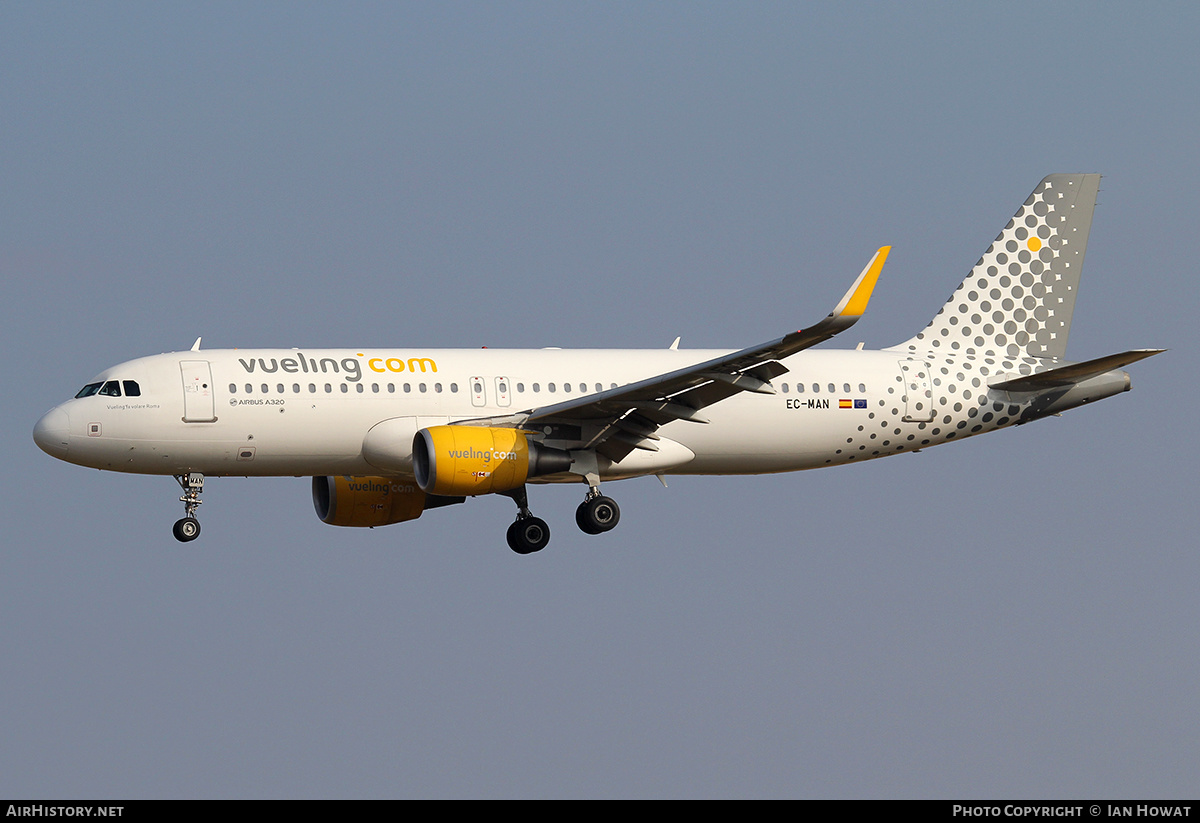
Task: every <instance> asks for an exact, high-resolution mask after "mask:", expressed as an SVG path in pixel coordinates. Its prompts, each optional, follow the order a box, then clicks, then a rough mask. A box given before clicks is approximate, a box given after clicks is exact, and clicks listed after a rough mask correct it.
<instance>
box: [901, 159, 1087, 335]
mask: <svg viewBox="0 0 1200 823" xmlns="http://www.w3.org/2000/svg"><path fill="white" fill-rule="evenodd" d="M1099 189H1100V175H1098V174H1052V175H1050V176H1049V177H1047V178H1045V179H1044V180H1042V182H1041V183H1039V184H1038V186H1037V188H1035V189H1034V190H1033V194H1031V195H1029V199H1028V200H1026V201H1025V204H1024V205H1022V206H1021V208H1019V209H1017V213H1016V214H1015V215H1013V219H1012V220H1010V221H1008V225H1007V226H1005V227H1004V230H1003V231H1002V232H1000V235H999V236H998V237H997V238H996V240H995V242H993V243H992V245H991V246H989V247H988V250H987V251H986V252H984V254H983V257H981V258H979V262H978V263H976V264H975V268H973V269H971V273H970V274H968V275H967V277H966V279H965V280H963V282H962V283H961V284H960V285H959V287H958V288H957V289H956V290H955V291H954V293H953V294H951V295H950V299H949V300H948V301H946V305H945V306H943V307H942V309H941V311H939V312H938V313H937V316H935V317H934V318H933V320H932V321H931V322H930V323H929V325H928V326H926V327H925V329H924V330H923V331H922V332H921V333H920V334H918V335H917V336H916V337H914V338H912V339H911V340H907V341H905V342H904V343H901V344H900V345H899V346H897V347H896V348H897V349H903V350H907V351H937V352H945V353H947V354H949V353H962V354H974V355H998V356H1008V357H1043V358H1056V359H1057V358H1062V357H1064V356H1065V355H1066V350H1067V336H1068V334H1069V333H1070V331H1071V315H1072V313H1073V312H1074V310H1075V297H1076V295H1077V294H1078V293H1079V276H1080V274H1081V273H1082V271H1083V256H1084V254H1085V253H1086V252H1087V241H1088V231H1089V230H1090V229H1091V226H1092V212H1093V210H1094V209H1095V206H1096V193H1097V192H1098V191H1099Z"/></svg>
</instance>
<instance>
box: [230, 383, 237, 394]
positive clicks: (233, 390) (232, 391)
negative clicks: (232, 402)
mask: <svg viewBox="0 0 1200 823" xmlns="http://www.w3.org/2000/svg"><path fill="white" fill-rule="evenodd" d="M229 393H230V394H237V383H230V384H229Z"/></svg>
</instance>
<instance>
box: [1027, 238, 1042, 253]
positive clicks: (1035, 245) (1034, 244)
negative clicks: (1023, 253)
mask: <svg viewBox="0 0 1200 823" xmlns="http://www.w3.org/2000/svg"><path fill="white" fill-rule="evenodd" d="M1041 247H1042V241H1041V240H1038V239H1037V238H1036V237H1030V238H1029V250H1030V251H1037V250H1038V249H1040V248H1041Z"/></svg>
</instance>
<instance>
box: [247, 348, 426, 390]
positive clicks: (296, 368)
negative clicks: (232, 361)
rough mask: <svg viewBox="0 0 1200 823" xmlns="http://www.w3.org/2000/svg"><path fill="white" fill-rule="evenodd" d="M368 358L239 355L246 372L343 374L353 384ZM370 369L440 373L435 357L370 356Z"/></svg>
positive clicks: (360, 376)
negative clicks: (247, 357) (364, 359)
mask: <svg viewBox="0 0 1200 823" xmlns="http://www.w3.org/2000/svg"><path fill="white" fill-rule="evenodd" d="M364 357H367V356H366V355H365V354H363V353H362V352H357V353H356V354H355V356H354V357H343V358H341V359H338V358H336V357H320V358H317V357H308V356H307V355H305V354H304V353H303V352H296V353H295V354H293V355H291V356H290V357H251V358H250V359H249V360H246V359H244V358H241V357H239V358H238V362H239V363H241V364H242V368H243V369H245V370H246V373H247V374H255V373H262V374H275V373H276V372H284V373H286V374H343V375H345V379H346V380H347V381H349V382H351V383H357V382H358V381H360V380H362V376H363V366H362V360H361V359H360V358H364ZM366 363H367V368H368V369H370V370H371V371H373V372H376V373H378V374H387V373H389V372H392V373H395V374H400V373H402V372H412V373H414V374H415V373H417V372H420V373H421V374H425V373H426V372H433V373H434V374H437V370H438V367H437V363H435V362H434V360H433V358H432V357H410V358H408V359H407V360H405V359H404V358H403V357H367V359H366Z"/></svg>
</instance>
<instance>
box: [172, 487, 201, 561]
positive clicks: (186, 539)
mask: <svg viewBox="0 0 1200 823" xmlns="http://www.w3.org/2000/svg"><path fill="white" fill-rule="evenodd" d="M175 482H176V483H178V484H179V487H180V488H181V489H183V497H181V498H179V502H180V503H182V504H183V511H184V516H183V519H181V520H176V521H175V526H174V527H173V528H172V529H171V531H172V533H173V534H174V535H175V539H176V540H178V541H179V542H180V543H190V542H192V541H193V540H195V539H196V538H197V537H199V536H200V521H199V520H197V519H196V509H197V508H199V506H200V504H201V503H202V502H203V501H202V500H201V499H200V493H201V492H202V491H204V475H202V474H200V473H199V472H191V473H189V474H177V475H175Z"/></svg>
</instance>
